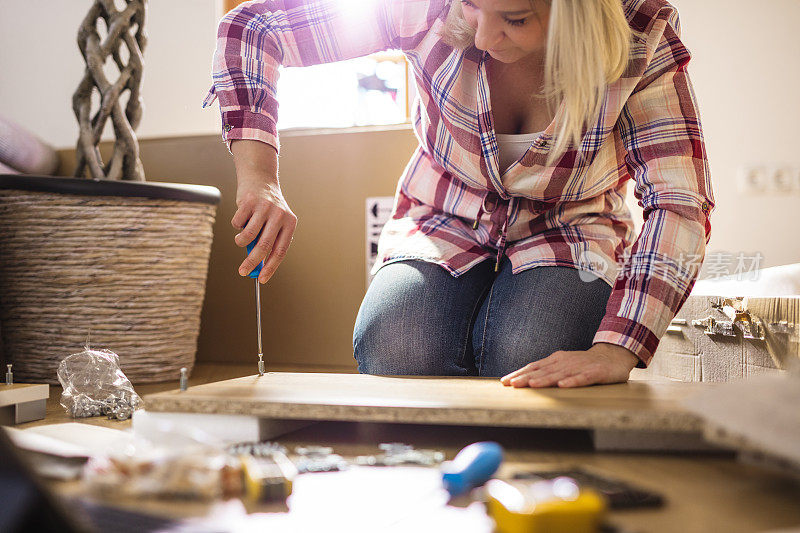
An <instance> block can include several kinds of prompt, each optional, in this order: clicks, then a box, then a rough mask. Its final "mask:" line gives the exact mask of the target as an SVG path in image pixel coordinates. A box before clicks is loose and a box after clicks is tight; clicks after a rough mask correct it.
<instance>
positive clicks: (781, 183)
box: [771, 167, 798, 193]
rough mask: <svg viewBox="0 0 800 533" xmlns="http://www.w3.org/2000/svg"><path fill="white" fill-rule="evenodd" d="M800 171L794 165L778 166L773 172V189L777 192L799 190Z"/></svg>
mask: <svg viewBox="0 0 800 533" xmlns="http://www.w3.org/2000/svg"><path fill="white" fill-rule="evenodd" d="M797 176H798V172H797V171H796V170H795V169H793V168H792V167H778V168H776V169H775V171H774V172H772V187H771V189H772V190H773V191H775V192H777V193H792V192H797V191H798V189H797V185H798V183H797V182H798V179H797Z"/></svg>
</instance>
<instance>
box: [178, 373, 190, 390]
mask: <svg viewBox="0 0 800 533" xmlns="http://www.w3.org/2000/svg"><path fill="white" fill-rule="evenodd" d="M180 388H181V392H183V391H185V390H186V389H188V388H189V378H188V377H187V376H186V367H184V368H181V384H180Z"/></svg>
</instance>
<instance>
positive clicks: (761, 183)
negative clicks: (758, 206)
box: [739, 166, 770, 194]
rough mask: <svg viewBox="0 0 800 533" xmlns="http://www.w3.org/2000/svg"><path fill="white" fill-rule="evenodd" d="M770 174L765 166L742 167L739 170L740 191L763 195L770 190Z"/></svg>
mask: <svg viewBox="0 0 800 533" xmlns="http://www.w3.org/2000/svg"><path fill="white" fill-rule="evenodd" d="M769 178H770V173H769V171H768V170H767V168H766V167H764V166H752V167H742V168H741V169H740V170H739V191H740V192H742V193H746V194H763V193H765V192H766V191H767V190H768V189H769V181H770V179H769Z"/></svg>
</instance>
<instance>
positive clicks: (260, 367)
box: [256, 278, 264, 376]
mask: <svg viewBox="0 0 800 533" xmlns="http://www.w3.org/2000/svg"><path fill="white" fill-rule="evenodd" d="M256 331H257V332H258V375H259V376H263V375H264V351H263V349H262V348H261V284H260V283H259V282H258V278H256Z"/></svg>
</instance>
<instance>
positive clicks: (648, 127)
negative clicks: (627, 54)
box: [593, 11, 715, 368]
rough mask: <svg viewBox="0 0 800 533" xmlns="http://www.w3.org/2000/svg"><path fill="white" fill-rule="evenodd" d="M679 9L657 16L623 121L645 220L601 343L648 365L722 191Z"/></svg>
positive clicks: (699, 254) (694, 270) (692, 270)
mask: <svg viewBox="0 0 800 533" xmlns="http://www.w3.org/2000/svg"><path fill="white" fill-rule="evenodd" d="M679 28H680V25H679V21H678V16H677V13H676V12H675V11H672V12H671V13H670V14H667V15H666V16H665V17H664V18H663V19H661V20H657V21H656V22H655V25H654V29H653V30H652V31H651V33H650V36H651V37H652V36H653V35H654V34H655V35H657V37H658V38H657V41H653V43H654V46H652V50H653V53H652V57H651V58H650V60H649V62H648V66H647V67H646V69H645V72H644V74H643V76H642V79H641V80H640V81H639V83H638V84H637V86H636V88H635V89H634V91H633V93H632V94H631V96H630V97H629V99H628V101H627V103H626V105H625V106H624V108H623V111H622V114H621V116H620V119H619V123H618V124H617V126H618V128H619V131H620V136H621V139H622V142H623V145H624V147H625V149H626V152H627V154H626V156H625V163H626V165H627V168H628V172H629V173H630V176H631V177H632V178H633V180H634V181H635V188H634V195H635V197H636V199H637V200H638V201H639V205H640V206H641V207H642V208H643V209H644V224H643V226H642V230H641V233H640V234H639V236H638V238H637V239H636V241H635V242H634V244H633V247H632V249H631V250H630V252H629V254H627V255H628V257H626V258H625V259H624V261H621V264H620V267H621V268H620V271H619V275H618V277H617V280H616V283H615V286H614V288H613V290H612V292H611V296H610V298H609V300H608V304H607V307H606V314H605V316H604V318H603V320H602V321H601V323H600V326H599V328H598V331H597V333H596V335H595V337H594V340H593V343H598V342H607V343H611V344H617V345H619V346H623V347H625V348H627V349H629V350H630V351H632V352H633V353H634V354H636V355H637V356H638V358H639V363H638V365H637V366H639V367H640V368H644V367H646V366H647V365H648V364H649V362H650V360H651V359H652V357H653V353H654V352H655V351H656V348H657V347H658V344H659V342H660V339H661V337H662V336H663V335H664V334H665V333H666V331H667V328H668V327H669V324H670V322H671V320H672V319H673V318H674V317H675V315H676V314H677V313H678V311H679V310H680V308H681V307H682V306H683V304H684V302H685V301H686V299H687V298H688V296H689V294H690V292H691V290H692V287H693V286H694V283H695V281H696V279H697V276H698V274H699V271H700V266H701V264H702V260H703V259H704V258H705V250H706V245H707V244H708V242H709V238H710V233H711V224H710V215H711V212H712V211H713V209H714V205H715V204H714V195H713V191H712V185H711V176H710V172H709V167H708V158H707V155H706V149H705V143H704V140H703V134H702V129H701V125H700V117H699V112H698V109H697V102H696V98H695V95H694V90H693V88H692V84H691V81H690V80H689V75H688V73H687V72H686V65H687V63H688V62H689V59H690V54H689V52H688V51H687V49H686V48H685V47H684V45H683V43H682V42H681V39H680V34H679Z"/></svg>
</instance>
